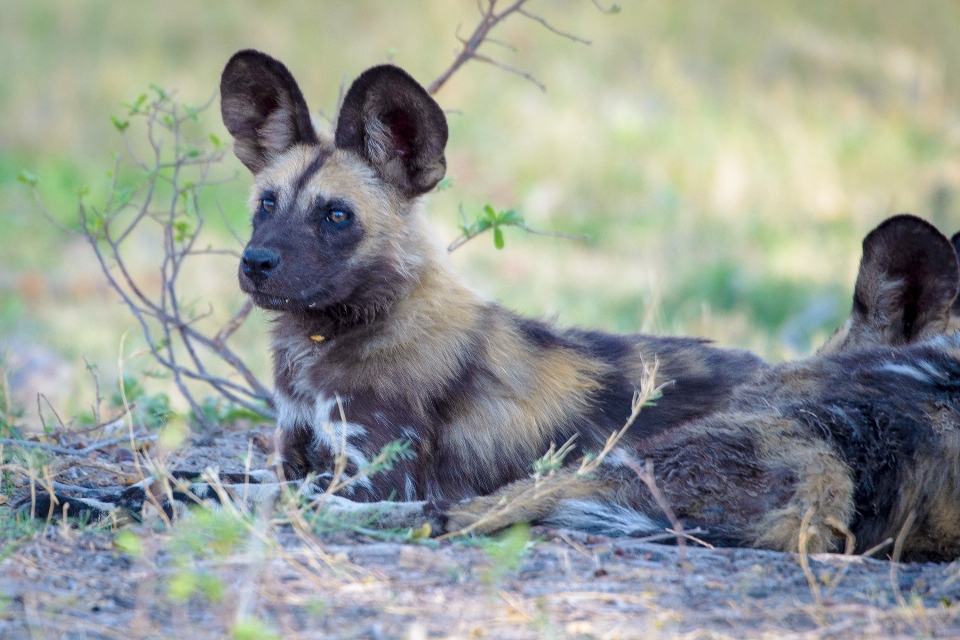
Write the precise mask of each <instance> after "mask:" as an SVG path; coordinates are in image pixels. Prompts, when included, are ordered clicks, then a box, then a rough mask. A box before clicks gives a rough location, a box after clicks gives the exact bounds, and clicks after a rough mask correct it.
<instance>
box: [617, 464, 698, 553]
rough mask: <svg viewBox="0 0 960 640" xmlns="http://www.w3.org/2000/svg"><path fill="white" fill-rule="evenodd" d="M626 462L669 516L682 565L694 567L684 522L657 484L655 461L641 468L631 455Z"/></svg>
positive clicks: (671, 531) (671, 530)
mask: <svg viewBox="0 0 960 640" xmlns="http://www.w3.org/2000/svg"><path fill="white" fill-rule="evenodd" d="M624 462H625V463H626V465H627V466H628V467H630V469H631V470H632V471H633V472H634V473H635V474H637V477H638V478H640V480H641V481H642V482H643V484H645V485H647V489H648V490H649V491H650V495H652V496H653V499H654V500H655V501H656V503H657V505H658V506H659V507H660V509H661V510H662V511H663V513H664V515H666V516H667V520H669V521H670V526H671V527H672V529H670V531H669V533H672V534H673V535H674V536H676V539H677V546H678V547H679V548H680V559H679V562H680V566H681V567H683V568H684V569H686V570H690V569H692V568H693V567H692V566H691V565H690V562H689V561H688V560H687V536H686V535H685V534H684V532H683V523H682V522H680V520H679V519H677V516H676V514H674V513H673V509H671V508H670V504H669V503H668V502H667V499H666V498H665V497H664V496H663V493H662V492H661V491H660V488H659V487H658V486H657V482H656V480H655V479H654V477H653V462H652V461H651V460H647V468H646V469H641V468H640V465H638V464H637V463H636V461H635V460H633V459H632V458H629V457H625V458H624ZM703 544H704V545H705V546H709V545H707V544H706V543H703Z"/></svg>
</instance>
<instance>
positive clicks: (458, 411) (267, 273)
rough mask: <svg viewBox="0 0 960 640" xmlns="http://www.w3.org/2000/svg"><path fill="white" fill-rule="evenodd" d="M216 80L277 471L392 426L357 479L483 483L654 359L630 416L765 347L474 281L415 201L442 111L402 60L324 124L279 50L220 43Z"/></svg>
mask: <svg viewBox="0 0 960 640" xmlns="http://www.w3.org/2000/svg"><path fill="white" fill-rule="evenodd" d="M221 96H222V112H223V120H224V123H225V124H226V126H227V129H228V130H229V131H230V133H231V134H232V135H233V136H234V140H235V151H236V154H237V156H238V157H239V158H240V160H241V161H242V162H243V163H244V164H245V165H246V166H247V167H248V168H249V169H250V170H251V171H252V172H253V174H254V186H253V195H252V197H251V201H250V202H251V208H252V210H253V212H254V215H253V233H252V237H251V239H250V242H249V244H248V245H247V248H246V250H245V251H244V254H243V261H242V264H241V268H240V274H239V277H240V285H241V288H242V289H243V290H244V291H245V292H247V293H249V294H250V295H251V296H252V298H253V300H254V302H255V303H256V304H257V305H259V306H260V307H263V308H265V309H269V310H271V311H273V312H274V313H275V325H274V329H273V337H274V339H273V350H274V373H275V383H276V389H275V402H276V408H277V412H278V423H279V426H280V427H281V429H282V431H283V447H282V451H281V454H282V458H283V465H284V471H285V473H286V475H287V477H288V478H303V477H304V476H306V475H307V474H313V475H314V476H317V477H318V478H320V479H321V481H322V480H323V479H324V478H329V477H330V474H331V472H332V468H333V462H334V452H335V451H336V450H337V449H338V447H339V445H340V443H341V442H343V444H344V445H345V450H346V452H347V454H348V458H349V465H348V469H347V471H348V473H350V472H355V471H356V470H357V469H359V468H362V467H363V466H364V465H365V464H366V463H367V462H368V461H370V460H371V459H372V458H373V457H374V456H376V455H377V453H378V452H379V451H380V450H381V448H382V447H384V445H386V444H388V443H390V442H392V441H396V440H404V441H409V442H410V446H411V451H412V452H413V453H414V457H413V458H412V459H410V460H406V461H401V462H399V463H398V464H396V465H395V466H394V468H393V469H392V470H391V471H387V472H384V473H381V474H378V475H376V476H375V477H373V478H370V479H365V480H364V481H363V482H362V483H357V484H355V485H354V486H352V487H351V491H352V493H350V496H351V497H353V498H355V499H358V500H364V501H367V500H378V499H386V498H388V497H391V496H392V497H395V498H398V499H404V500H448V501H449V500H462V499H465V498H469V497H472V496H480V495H485V494H489V493H491V492H493V491H495V490H497V489H498V488H500V487H502V486H504V485H505V484H507V483H510V482H513V481H516V480H519V479H521V478H525V477H527V476H528V474H529V473H530V470H531V463H532V461H534V460H536V459H537V458H539V457H540V456H542V455H543V453H544V452H545V451H546V450H547V449H548V447H549V446H550V444H551V443H552V442H553V443H562V442H565V441H566V440H567V439H569V438H570V437H571V436H573V435H574V434H579V437H578V439H577V446H578V447H579V448H580V449H581V450H583V451H589V450H594V451H596V450H598V449H599V448H600V447H601V446H602V444H603V442H604V440H605V439H606V438H607V436H608V435H609V434H610V433H611V432H613V431H614V430H616V429H618V428H619V427H621V426H622V424H623V422H624V420H625V419H626V417H627V416H628V415H629V413H630V408H631V407H630V405H631V398H632V396H633V393H634V389H635V387H636V386H637V385H638V384H639V380H640V378H641V376H642V375H643V369H644V363H651V362H652V361H653V360H654V359H656V360H658V361H659V363H660V368H659V375H660V376H661V377H662V379H663V380H671V381H673V383H672V384H671V385H670V386H668V387H667V388H666V390H665V391H664V395H663V398H662V399H661V400H660V401H659V402H658V403H657V406H655V407H651V408H649V409H648V410H645V411H644V412H643V415H642V416H641V419H640V421H639V423H638V424H637V425H636V427H635V429H634V430H633V432H635V433H636V434H646V435H652V434H655V433H658V432H660V431H662V430H664V429H670V428H672V427H674V426H676V425H677V424H680V423H683V422H686V421H689V420H692V419H695V418H697V417H700V416H703V415H706V414H708V413H710V412H712V411H715V410H717V409H719V408H721V407H722V406H725V403H726V401H727V398H728V396H729V394H730V392H731V390H732V389H733V388H734V386H736V385H737V384H739V383H740V382H743V381H744V380H746V379H748V378H749V376H751V375H752V374H753V373H754V372H755V371H756V370H757V369H758V368H760V367H761V366H762V363H761V361H760V360H759V359H758V358H756V357H755V356H753V355H750V354H748V353H746V352H743V351H734V350H720V349H716V348H714V347H711V346H709V345H708V344H707V343H706V342H705V341H703V340H698V339H685V338H669V337H653V336H645V335H624V336H620V335H610V334H605V333H600V332H594V331H581V330H573V329H558V328H556V327H554V326H552V325H551V324H549V323H546V322H542V321H538V320H532V319H528V318H522V317H520V316H518V315H516V314H514V313H512V312H510V311H508V310H506V309H504V308H502V307H500V306H499V305H497V304H496V303H494V302H490V301H488V300H486V299H484V298H482V297H480V296H478V295H477V294H476V293H475V292H473V291H472V290H471V289H470V288H469V287H467V286H466V285H465V284H464V283H463V281H462V280H461V278H460V277H459V276H458V275H456V274H455V273H454V272H453V271H452V269H451V267H450V264H449V261H448V258H447V255H446V251H445V250H444V249H443V248H441V247H440V246H439V245H438V244H437V243H436V242H435V241H434V240H433V238H432V236H431V234H430V232H429V231H428V229H427V224H426V220H425V216H424V213H423V210H422V207H421V196H422V195H423V194H424V193H426V192H428V191H429V190H430V189H432V188H433V187H434V186H435V185H436V183H437V182H438V181H439V180H440V179H441V178H442V177H443V175H444V169H445V160H444V146H445V144H446V139H447V125H446V121H445V118H444V115H443V111H442V110H441V109H440V107H439V106H438V105H437V104H436V103H435V102H434V101H433V99H432V98H430V96H429V95H428V94H427V93H426V91H425V90H424V89H422V88H421V87H420V85H418V84H417V83H416V82H415V81H414V80H413V79H412V78H410V76H408V75H407V74H406V73H405V72H403V71H402V70H400V69H398V68H396V67H392V66H380V67H375V68H372V69H369V70H368V71H366V72H364V73H363V74H362V75H361V76H360V77H359V78H357V80H356V81H355V82H354V83H353V85H352V86H351V87H350V89H349V91H348V92H347V94H346V96H345V98H344V101H343V106H342V108H341V111H340V113H339V116H338V118H337V124H336V130H335V133H334V136H333V138H332V140H331V139H326V138H323V137H321V136H318V135H317V134H316V133H315V131H314V129H313V128H312V127H311V126H310V117H309V113H308V110H307V106H306V103H305V102H304V100H303V97H302V95H301V93H300V90H299V89H298V88H297V85H296V83H295V82H294V80H293V78H292V76H291V75H290V73H289V72H288V71H287V69H286V68H285V67H284V66H283V65H282V64H281V63H279V62H277V61H276V60H274V59H272V58H270V57H268V56H266V55H264V54H262V53H259V52H256V51H241V52H239V53H237V54H236V55H235V56H234V57H233V58H232V59H231V60H230V61H229V62H228V64H227V66H226V68H225V70H224V72H223V77H222V81H221ZM338 399H339V404H338ZM341 408H342V411H343V417H345V420H342V416H341V413H340V411H341ZM633 432H631V435H630V437H631V438H632V437H633ZM574 457H575V456H574Z"/></svg>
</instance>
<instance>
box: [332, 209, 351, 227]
mask: <svg viewBox="0 0 960 640" xmlns="http://www.w3.org/2000/svg"><path fill="white" fill-rule="evenodd" d="M352 217H353V216H352V215H351V213H350V212H349V211H345V210H343V209H334V210H333V211H331V212H330V213H328V214H327V220H328V221H330V222H331V223H333V226H335V227H337V228H343V227H345V226H347V225H348V224H350V219H351V218H352Z"/></svg>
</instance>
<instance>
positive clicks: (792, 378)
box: [447, 216, 960, 560]
mask: <svg viewBox="0 0 960 640" xmlns="http://www.w3.org/2000/svg"><path fill="white" fill-rule="evenodd" d="M955 240H960V234H958V236H955ZM958 285H960V269H958V265H957V257H956V253H955V252H954V249H953V247H952V246H951V243H950V242H949V241H948V240H947V239H946V238H945V237H943V236H942V235H941V234H940V233H939V232H938V231H937V230H936V229H934V228H933V227H932V226H931V225H929V224H928V223H926V222H923V221H922V220H920V219H918V218H914V217H913V216H897V217H895V218H892V219H890V220H888V221H887V222H885V223H883V224H881V225H880V226H879V227H878V228H877V229H876V230H874V231H873V232H872V233H871V234H870V235H868V236H867V238H866V239H865V240H864V256H863V261H862V263H861V267H860V273H859V276H858V279H857V284H856V291H855V295H854V305H853V311H852V314H851V318H850V320H849V321H848V322H847V324H846V325H845V326H844V328H842V329H841V330H840V331H839V332H838V335H837V336H836V337H835V338H834V339H832V340H831V341H830V343H828V345H827V347H828V348H826V349H825V350H827V351H829V350H834V351H837V352H836V353H832V354H829V355H821V356H815V357H812V358H808V359H805V360H800V361H797V362H791V363H785V364H782V365H777V366H775V367H772V368H769V369H765V370H760V371H758V373H757V375H756V377H755V379H754V380H752V381H750V382H749V383H746V384H744V385H742V386H740V387H739V388H738V389H736V390H735V391H734V393H733V394H731V398H730V404H729V407H728V408H727V409H726V410H725V411H721V412H718V413H716V414H714V415H711V416H709V417H707V418H703V419H700V420H695V421H691V422H690V423H687V424H683V425H679V426H678V427H675V428H673V429H668V430H663V431H661V432H659V433H655V434H644V433H641V434H640V438H639V440H637V441H636V442H634V443H632V445H631V446H630V447H623V448H622V449H621V450H620V451H619V452H618V455H617V456H615V457H614V460H613V462H616V461H618V460H619V461H620V462H621V463H623V464H629V461H630V459H631V458H632V459H633V461H634V462H635V463H637V462H641V461H644V460H650V461H652V465H653V469H654V476H655V480H656V483H657V485H658V487H659V489H660V490H661V492H662V493H663V495H664V497H665V498H666V501H667V502H668V503H669V504H670V505H671V507H672V509H673V511H674V512H675V513H676V516H677V517H678V518H679V519H680V520H681V521H683V522H684V523H685V524H686V525H688V526H690V525H696V526H701V527H704V528H706V529H707V530H708V531H709V534H708V535H709V537H710V538H712V539H713V540H715V541H717V542H720V543H723V544H730V545H740V546H756V547H763V548H768V549H776V550H783V551H796V550H798V548H799V542H800V531H801V523H802V521H803V520H804V517H806V518H807V520H808V522H809V525H810V528H809V529H808V530H807V533H808V539H807V540H806V544H805V548H806V549H807V550H808V551H811V552H821V551H834V550H838V549H839V548H840V547H841V544H842V540H844V539H847V541H848V543H849V544H850V547H851V548H855V549H857V550H859V551H863V550H866V549H869V548H871V547H873V546H874V545H876V544H878V543H880V542H882V541H883V540H885V539H886V538H890V537H896V536H897V535H898V533H899V532H900V531H901V529H902V528H903V527H904V526H905V525H906V524H907V523H908V521H910V520H911V519H912V524H911V526H910V528H909V532H908V533H907V535H906V537H905V539H904V544H903V557H904V558H905V559H910V560H921V559H928V560H948V559H953V558H956V557H958V556H960V335H958V334H957V333H955V332H954V329H955V327H956V323H957V316H956V311H957V307H953V311H954V315H953V317H952V318H951V305H952V304H954V299H955V297H956V294H957V289H958ZM854 345H856V347H857V348H853V346H854ZM896 345H901V346H896ZM904 345H905V346H904ZM563 473H569V472H562V473H561V474H558V475H557V477H555V478H553V479H552V480H551V481H553V482H556V483H557V484H558V485H560V484H563V485H564V486H565V487H571V488H569V489H568V488H565V489H564V490H562V491H558V492H557V493H556V494H555V495H553V496H552V497H551V499H549V500H542V501H541V502H540V504H538V505H537V506H536V507H534V508H529V509H527V510H526V512H525V514H524V516H525V517H526V518H529V519H532V520H541V521H546V522H555V523H561V524H562V523H573V524H576V525H578V526H580V527H581V528H588V529H592V530H595V531H605V532H609V533H615V532H616V530H617V527H618V526H620V525H619V522H620V521H633V522H639V521H640V520H641V516H646V517H649V518H650V519H651V520H652V521H653V522H651V524H653V523H654V522H656V521H660V522H662V521H664V519H665V518H664V517H663V514H662V512H661V510H660V508H659V507H658V506H657V504H656V503H655V502H654V500H653V499H652V497H651V496H650V493H649V492H647V491H645V490H644V488H643V486H642V484H641V483H640V482H639V481H638V480H637V479H636V476H635V474H633V473H632V472H631V471H630V469H629V467H621V468H617V466H616V464H610V465H605V466H603V467H601V468H600V470H599V471H598V472H597V473H596V474H595V476H594V477H593V478H591V479H589V480H581V481H580V482H578V483H576V484H574V483H565V480H566V478H564V476H563ZM531 482H532V481H529V480H528V481H523V482H520V483H515V484H514V485H511V486H510V487H507V488H506V489H504V490H503V491H501V492H500V493H498V494H494V495H493V496H489V497H486V498H479V499H475V500H472V501H469V502H467V503H465V504H461V505H457V506H454V507H450V508H448V509H447V515H448V516H449V518H450V520H449V522H448V524H447V527H448V529H451V530H456V529H458V528H462V527H464V526H469V525H470V524H471V523H475V522H477V521H478V519H479V518H480V517H481V516H482V515H483V514H489V513H490V512H491V510H493V511H495V505H496V504H497V503H502V502H504V501H509V500H510V499H511V498H512V497H513V496H516V495H519V494H521V493H522V492H523V491H525V490H528V488H529V485H530V483H531ZM543 493H545V492H544V491H542V490H541V494H543ZM571 498H577V499H579V500H580V501H581V504H579V505H578V506H577V509H576V512H577V513H576V514H573V513H572V510H571V505H570V503H569V500H570V499H571ZM564 500H567V501H568V503H567V504H564ZM911 512H913V516H910V514H911ZM589 513H592V514H593V517H592V519H591V518H585V517H584V514H589ZM627 514H632V515H631V516H630V517H627ZM506 524H508V522H506V521H504V520H503V519H499V520H498V519H497V518H489V517H487V518H486V520H485V522H484V525H483V527H482V528H481V529H482V530H487V529H494V528H497V527H502V526H504V525H506ZM647 528H648V529H652V528H653V527H647ZM854 540H855V544H854Z"/></svg>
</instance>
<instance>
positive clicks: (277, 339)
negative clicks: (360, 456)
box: [274, 256, 485, 394]
mask: <svg viewBox="0 0 960 640" xmlns="http://www.w3.org/2000/svg"><path fill="white" fill-rule="evenodd" d="M416 275H417V277H416V278H414V279H411V280H409V281H408V282H409V285H408V286H407V287H404V288H403V289H402V290H401V292H400V293H399V294H398V295H397V296H396V297H395V298H394V299H393V300H391V301H390V304H389V306H386V307H385V308H383V309H380V310H379V312H378V313H376V314H373V315H372V316H371V317H370V318H368V319H367V320H368V321H366V322H362V323H357V324H353V325H350V326H345V325H338V324H337V323H336V322H331V320H330V319H329V317H317V316H312V317H311V316H302V315H294V314H283V315H282V316H280V317H278V318H277V326H276V327H275V330H274V346H275V348H276V349H277V351H278V353H277V355H278V356H279V355H280V353H279V352H280V351H283V352H285V353H286V354H287V356H285V357H286V359H288V360H289V359H295V360H300V359H301V358H302V357H303V356H305V355H306V354H308V353H310V354H313V356H314V357H313V358H310V360H311V361H312V362H315V363H316V364H318V365H320V366H321V367H322V369H323V370H324V375H323V376H322V377H323V378H325V379H326V380H327V381H328V385H329V386H331V387H333V388H332V389H331V390H335V391H337V392H338V393H341V394H346V393H350V391H351V389H357V388H363V387H368V386H371V385H376V386H380V387H387V388H390V387H394V386H396V387H397V388H396V391H397V392H398V393H400V394H404V393H408V392H409V390H410V389H411V388H417V385H420V389H421V390H423V391H428V388H429V387H431V386H433V385H434V384H435V381H439V380H443V379H445V378H446V377H447V375H448V374H452V372H453V371H455V370H456V369H457V368H458V366H459V362H461V361H462V359H463V358H464V350H465V349H467V348H468V347H467V343H468V339H467V336H466V334H467V333H468V331H467V330H468V329H470V328H472V327H474V326H475V325H476V323H477V319H478V317H479V315H480V310H481V308H482V307H483V305H484V304H485V303H484V301H483V299H482V298H480V296H479V295H477V294H476V293H475V292H474V291H472V290H471V289H470V288H469V287H468V286H466V285H465V284H464V283H463V282H462V281H461V280H460V278H459V276H458V275H457V274H456V273H454V272H453V270H452V269H451V267H450V265H449V263H448V262H447V260H446V256H437V257H436V258H435V259H428V260H425V261H424V262H423V263H422V264H421V265H420V269H419V273H418V274H416ZM295 354H296V355H295ZM278 364H280V363H278ZM284 364H285V366H283V367H281V369H285V368H288V366H289V364H290V362H287V363H284ZM278 373H279V371H278ZM277 382H278V384H279V383H280V379H279V377H278V380H277ZM411 383H413V384H414V386H413V387H410V386H409V385H410V384H411ZM328 385H323V386H328ZM401 387H404V388H405V390H404V389H403V388H401Z"/></svg>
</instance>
